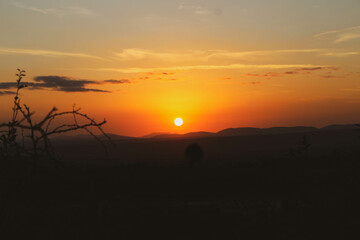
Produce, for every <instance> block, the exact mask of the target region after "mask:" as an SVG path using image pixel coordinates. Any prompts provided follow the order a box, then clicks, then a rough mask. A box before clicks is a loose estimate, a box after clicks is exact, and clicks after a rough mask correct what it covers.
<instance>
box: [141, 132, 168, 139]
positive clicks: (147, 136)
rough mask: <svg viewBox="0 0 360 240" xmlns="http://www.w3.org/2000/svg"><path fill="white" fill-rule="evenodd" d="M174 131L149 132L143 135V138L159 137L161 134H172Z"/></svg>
mask: <svg viewBox="0 0 360 240" xmlns="http://www.w3.org/2000/svg"><path fill="white" fill-rule="evenodd" d="M172 134H173V133H168V132H153V133H150V134H147V135H145V136H142V137H141V138H154V137H158V136H161V135H172Z"/></svg>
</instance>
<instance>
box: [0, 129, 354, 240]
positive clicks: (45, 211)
mask: <svg viewBox="0 0 360 240" xmlns="http://www.w3.org/2000/svg"><path fill="white" fill-rule="evenodd" d="M306 135H307V138H306V141H305V142H304V139H303V134H301V133H296V134H284V135H270V136H248V137H246V136H243V137H216V138H203V139H175V140H169V139H161V140H159V139H155V140H154V139H150V140H149V139H148V140H144V139H140V140H139V139H135V140H134V139H130V140H121V141H120V140H119V141H116V147H115V148H111V149H109V156H108V157H106V156H104V153H103V150H102V149H101V147H98V146H97V145H96V143H93V142H90V141H87V140H86V141H75V140H74V141H66V142H65V141H58V142H56V143H55V149H56V150H57V152H58V153H59V155H61V156H62V161H61V162H60V163H59V162H57V163H48V164H44V162H43V163H42V164H41V165H40V166H39V167H38V168H37V170H36V173H33V172H29V169H30V166H28V165H27V164H26V162H20V161H18V162H11V163H8V162H2V163H1V179H0V180H1V182H0V238H1V239H358V237H359V236H360V234H359V232H360V230H359V229H360V194H359V193H360V176H359V175H360V166H359V165H360V164H358V163H359V161H360V151H359V149H360V148H359V147H360V139H359V135H360V134H359V132H357V131H354V130H342V131H324V132H314V133H307V134H306ZM193 142H197V143H198V144H199V145H200V146H202V148H203V151H204V158H203V162H202V164H198V165H194V166H190V165H189V164H186V160H185V159H186V158H185V154H184V152H185V148H186V147H187V146H188V145H189V144H191V143H193Z"/></svg>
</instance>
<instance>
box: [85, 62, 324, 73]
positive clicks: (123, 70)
mask: <svg viewBox="0 0 360 240" xmlns="http://www.w3.org/2000/svg"><path fill="white" fill-rule="evenodd" d="M315 67H324V66H317V65H311V64H304V65H301V64H294V65H281V64H279V65H276V64H268V65H246V64H230V65H193V66H174V67H156V68H87V69H86V70H94V71H104V72H121V73H147V72H157V71H188V70H225V69H229V70H231V69H232V70H236V69H249V68H259V69H286V68H315Z"/></svg>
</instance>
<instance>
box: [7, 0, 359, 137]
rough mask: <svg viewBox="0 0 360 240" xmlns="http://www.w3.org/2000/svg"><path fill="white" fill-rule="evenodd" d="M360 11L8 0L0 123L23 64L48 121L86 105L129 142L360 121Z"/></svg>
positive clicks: (286, 4) (340, 5) (317, 1)
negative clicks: (49, 114) (178, 122)
mask: <svg viewBox="0 0 360 240" xmlns="http://www.w3.org/2000/svg"><path fill="white" fill-rule="evenodd" d="M359 9H360V1H359V0H343V1H340V0H302V1H298V0H198V1H196V0H191V1H190V0H189V1H178V0H152V1H150V0H101V1H100V0H71V1H70V0H61V1H58V0H57V1H55V0H22V1H11V0H1V1H0V122H3V121H7V120H9V118H10V111H11V103H12V97H13V94H12V92H13V91H14V89H13V88H12V86H13V85H12V84H10V83H11V82H14V81H15V79H16V78H15V73H16V68H22V69H24V70H26V72H27V77H26V78H25V79H24V81H27V82H31V83H32V85H30V86H29V88H28V89H26V90H24V91H23V92H22V98H23V100H22V101H23V103H26V104H28V105H30V106H31V108H32V109H33V110H34V111H35V112H36V114H37V115H38V116H42V115H43V114H45V112H46V111H48V110H49V109H50V108H51V107H53V106H56V107H58V108H59V109H60V110H63V111H65V110H71V109H72V106H73V104H76V105H77V106H79V107H81V108H82V109H83V111H84V112H86V113H88V114H89V115H92V116H94V117H95V118H96V119H98V120H102V119H103V118H106V119H107V120H108V124H107V126H106V127H105V129H106V131H107V132H112V133H116V134H121V135H128V136H142V135H145V134H149V133H151V132H172V133H185V132H191V131H219V130H222V129H224V128H228V127H272V126H295V125H311V126H317V127H321V126H324V125H327V124H334V123H356V122H360V14H359ZM177 117H181V118H182V119H183V120H184V125H183V126H181V127H176V126H175V125H174V119H175V118H177Z"/></svg>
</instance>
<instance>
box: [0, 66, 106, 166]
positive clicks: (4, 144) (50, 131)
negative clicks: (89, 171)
mask: <svg viewBox="0 0 360 240" xmlns="http://www.w3.org/2000/svg"><path fill="white" fill-rule="evenodd" d="M17 71H18V72H17V74H16V76H17V80H16V83H17V85H16V88H17V89H16V93H15V96H14V106H13V108H12V118H11V120H10V121H9V122H8V123H2V124H0V134H1V135H0V143H1V145H0V158H1V159H5V160H14V159H20V158H21V159H32V163H33V169H35V168H36V166H37V162H38V160H39V159H40V158H45V159H54V152H53V148H52V146H51V142H50V139H49V137H51V136H53V135H58V134H63V133H68V132H73V131H77V130H80V129H83V130H85V131H86V132H87V133H89V134H90V135H91V136H93V137H94V138H95V139H96V140H98V141H99V142H100V143H101V144H102V145H103V146H105V145H104V142H103V141H102V140H101V139H100V138H98V136H96V135H95V134H94V132H93V131H92V130H91V129H92V128H96V129H98V130H99V131H100V132H101V134H102V135H103V136H105V137H106V139H107V140H109V141H110V142H111V139H110V138H109V137H108V136H107V135H106V134H105V132H104V131H103V129H102V126H103V125H104V124H105V123H106V120H105V119H104V120H103V121H102V122H96V121H95V120H94V119H93V118H91V117H89V116H88V115H87V114H84V113H82V112H81V111H80V110H81V109H80V108H75V106H74V107H73V110H72V111H67V112H58V109H57V108H56V107H54V108H52V109H51V110H50V111H49V112H48V113H47V114H46V116H45V117H44V118H43V119H41V120H40V121H38V122H35V120H34V119H33V116H34V112H32V111H31V110H30V107H29V106H27V105H26V104H22V103H21V98H20V94H19V93H20V90H21V89H23V88H26V87H27V85H26V84H23V83H22V79H23V77H25V76H26V74H25V71H24V70H21V69H17ZM67 116H72V119H73V121H72V123H65V121H64V119H63V118H64V117H67ZM55 120H63V121H62V123H61V124H57V125H54V121H55ZM80 122H81V123H80ZM19 133H21V135H22V144H21V143H20V141H19ZM25 138H28V139H30V143H31V144H30V145H29V144H27V145H26V144H25V141H24V139H25Z"/></svg>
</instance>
